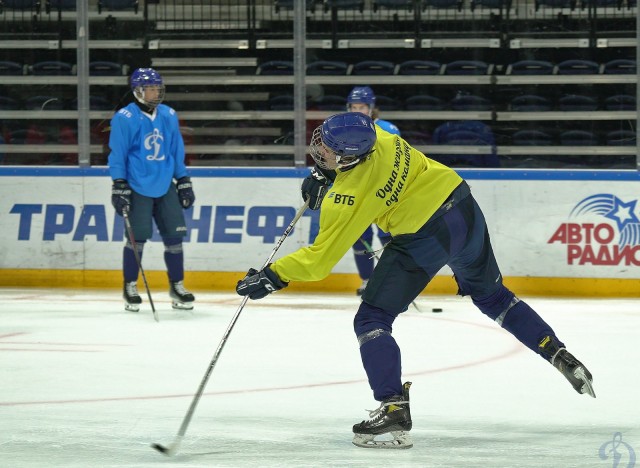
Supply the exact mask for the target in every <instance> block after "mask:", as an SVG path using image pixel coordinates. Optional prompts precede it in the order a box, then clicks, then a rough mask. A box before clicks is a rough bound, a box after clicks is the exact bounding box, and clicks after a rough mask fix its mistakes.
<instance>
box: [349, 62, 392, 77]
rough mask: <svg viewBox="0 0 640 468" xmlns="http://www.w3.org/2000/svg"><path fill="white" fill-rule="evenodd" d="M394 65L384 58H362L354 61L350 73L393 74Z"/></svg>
mask: <svg viewBox="0 0 640 468" xmlns="http://www.w3.org/2000/svg"><path fill="white" fill-rule="evenodd" d="M394 71H395V65H394V64H393V63H391V62H387V61H384V60H363V61H362V62H358V63H355V64H354V65H353V68H352V69H351V74H352V75H393V73H394Z"/></svg>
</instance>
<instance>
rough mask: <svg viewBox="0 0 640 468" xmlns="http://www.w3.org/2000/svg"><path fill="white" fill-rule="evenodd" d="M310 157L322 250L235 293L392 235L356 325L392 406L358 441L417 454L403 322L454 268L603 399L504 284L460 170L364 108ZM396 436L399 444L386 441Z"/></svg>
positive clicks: (508, 326) (274, 267)
mask: <svg viewBox="0 0 640 468" xmlns="http://www.w3.org/2000/svg"><path fill="white" fill-rule="evenodd" d="M309 151H310V154H311V156H312V157H313V158H314V160H315V162H316V165H317V166H316V167H315V168H314V170H313V171H312V174H311V175H309V176H308V177H307V179H305V181H304V182H303V184H302V192H303V198H304V199H305V200H308V201H309V207H310V208H311V209H318V208H319V207H320V206H322V210H321V212H320V229H319V232H318V235H317V237H316V239H315V241H314V243H313V245H310V246H308V247H304V248H301V249H299V250H297V251H296V252H293V253H291V254H289V255H287V256H285V257H282V258H280V259H279V260H277V261H275V262H273V263H272V264H270V265H269V266H267V267H266V268H264V269H263V270H261V271H256V270H254V269H250V270H249V272H248V273H247V275H246V276H245V278H243V279H242V280H240V281H239V282H238V285H237V287H236V291H237V292H238V294H240V295H243V296H249V297H250V298H251V299H261V298H263V297H265V296H266V295H268V294H269V293H271V292H274V291H277V290H280V289H282V288H284V287H286V286H287V284H288V283H289V282H290V281H317V280H320V279H323V278H325V277H327V276H328V275H329V274H330V273H331V270H332V268H333V267H334V266H335V265H336V263H338V261H339V260H340V259H341V258H342V257H343V256H344V254H345V253H346V252H347V251H348V250H349V249H350V248H351V246H352V245H353V243H354V242H355V241H356V240H357V239H358V237H359V236H360V235H361V233H362V232H363V231H364V229H366V228H367V227H368V226H369V225H370V224H371V223H375V224H377V225H378V226H380V227H381V228H382V229H384V230H385V231H387V232H389V233H390V234H391V236H392V240H391V242H389V243H388V244H387V245H386V247H385V249H384V251H383V253H382V255H381V257H380V261H379V262H378V264H377V266H376V268H375V270H374V272H373V275H372V277H371V279H370V280H369V283H368V284H367V287H366V289H365V291H364V294H363V296H362V302H361V304H360V307H359V309H358V312H357V313H356V315H355V318H354V331H355V334H356V337H357V339H358V343H359V345H360V355H361V358H362V363H363V366H364V369H365V372H366V374H367V377H368V380H369V385H370V386H371V389H372V390H373V396H374V398H375V399H376V400H378V401H380V402H381V403H380V407H379V408H378V409H377V410H376V411H373V412H371V413H370V417H369V418H368V419H367V420H364V421H362V422H361V423H359V424H356V425H354V427H353V432H354V439H353V443H354V444H355V445H358V446H361V447H372V448H379V447H384V448H409V447H411V446H412V442H411V438H410V436H409V431H410V430H411V427H412V421H411V414H410V409H409V387H410V386H411V383H410V382H405V383H404V384H403V383H402V375H401V360H400V348H399V346H398V344H397V343H396V341H395V339H394V338H393V336H392V324H393V322H394V320H395V319H396V317H397V316H398V315H400V314H401V313H402V312H404V311H406V310H407V308H408V306H409V304H411V302H412V301H413V300H414V299H415V298H416V297H417V296H418V294H420V292H422V290H423V289H424V288H425V287H426V286H427V284H428V283H429V281H430V280H431V279H432V278H433V277H434V276H435V275H436V274H437V273H438V271H439V270H440V269H441V268H442V267H443V266H445V265H448V266H449V267H450V268H451V269H452V271H453V273H454V275H455V278H456V281H457V283H458V287H459V291H458V293H459V294H460V295H469V296H471V299H472V300H473V303H474V305H476V306H477V307H478V308H479V309H480V311H481V312H482V313H484V314H485V315H487V316H488V317H490V318H491V319H493V320H495V321H496V323H497V324H498V325H500V326H502V327H503V328H504V329H505V330H507V331H509V332H510V333H512V334H513V335H514V336H515V337H516V338H517V339H518V340H520V341H521V342H522V343H523V344H524V345H525V346H527V347H528V348H530V349H531V350H533V351H534V352H536V353H537V354H539V355H540V356H542V357H543V358H544V359H546V360H547V361H549V362H550V363H551V364H552V365H553V366H554V367H556V368H557V369H558V370H560V371H561V372H562V374H563V375H564V376H565V377H566V378H567V380H569V382H570V383H571V385H572V386H573V387H574V389H575V390H576V391H577V392H578V393H586V394H589V395H591V396H593V397H595V393H594V390H593V385H592V380H593V379H592V376H591V373H590V372H589V371H588V370H587V368H586V367H585V366H584V365H583V364H582V363H581V362H580V361H578V360H577V359H576V358H575V357H574V356H573V355H572V354H571V353H569V352H568V351H567V350H566V349H565V347H564V344H563V343H562V342H561V341H560V340H559V339H558V338H557V336H556V334H555V332H554V331H553V329H552V328H551V327H550V326H549V325H548V324H547V323H546V322H545V321H544V320H543V319H542V318H541V317H540V316H539V315H538V314H537V313H536V312H535V311H534V310H533V309H532V308H531V307H530V306H529V305H528V304H526V303H525V302H524V301H522V300H520V299H519V298H518V297H516V296H515V295H514V294H513V293H512V292H511V291H510V290H509V289H508V288H507V287H506V286H504V284H503V282H502V275H501V273H500V270H499V268H498V265H497V262H496V259H495V256H494V254H493V249H492V247H491V242H490V239H489V233H488V230H487V226H486V223H485V220H484V216H483V214H482V211H481V210H480V207H479V206H478V204H477V203H476V201H475V199H474V198H473V196H472V195H471V191H470V188H469V186H468V185H467V183H466V182H465V181H464V180H463V179H462V178H461V177H460V176H459V175H458V174H457V173H456V172H455V171H453V170H452V169H450V168H449V167H447V166H444V165H442V164H440V163H438V162H436V161H434V160H432V159H429V158H428V157H426V156H425V155H424V154H422V153H421V152H419V151H418V150H416V149H415V148H413V147H411V145H409V144H408V143H407V142H406V141H405V140H403V139H402V138H401V137H400V136H398V135H392V134H390V133H388V132H385V131H383V130H381V129H380V128H379V127H377V126H376V125H375V124H374V122H373V121H372V120H371V118H369V117H368V116H366V115H363V114H361V113H357V112H347V113H343V114H336V115H333V116H331V117H329V118H328V119H326V120H325V121H324V122H323V124H322V125H321V126H319V127H318V128H317V129H316V130H315V131H314V133H313V136H312V140H311V144H310V147H309ZM389 433H390V434H391V436H392V438H391V439H388V437H387V439H386V440H380V438H379V437H378V436H380V435H383V434H389Z"/></svg>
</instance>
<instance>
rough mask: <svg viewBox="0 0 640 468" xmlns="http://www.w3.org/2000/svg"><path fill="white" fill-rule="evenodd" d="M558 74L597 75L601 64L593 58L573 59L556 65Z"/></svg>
mask: <svg viewBox="0 0 640 468" xmlns="http://www.w3.org/2000/svg"><path fill="white" fill-rule="evenodd" d="M556 73H557V74H558V75H597V74H599V73H600V65H598V64H597V63H596V62H593V61H591V60H582V59H571V60H565V61H564V62H560V63H559V64H558V65H556Z"/></svg>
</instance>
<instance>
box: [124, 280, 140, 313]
mask: <svg viewBox="0 0 640 468" xmlns="http://www.w3.org/2000/svg"><path fill="white" fill-rule="evenodd" d="M122 297H124V310H128V311H129V312H138V311H139V310H140V304H142V298H141V297H140V294H138V285H137V284H136V282H135V281H131V282H126V281H125V283H124V289H123V291H122Z"/></svg>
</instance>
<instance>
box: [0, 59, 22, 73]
mask: <svg viewBox="0 0 640 468" xmlns="http://www.w3.org/2000/svg"><path fill="white" fill-rule="evenodd" d="M24 72H25V69H24V65H21V64H19V63H16V62H11V61H8V60H3V61H0V75H24Z"/></svg>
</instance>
